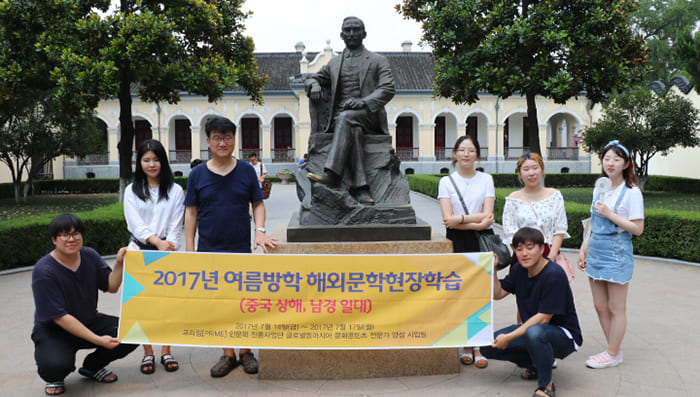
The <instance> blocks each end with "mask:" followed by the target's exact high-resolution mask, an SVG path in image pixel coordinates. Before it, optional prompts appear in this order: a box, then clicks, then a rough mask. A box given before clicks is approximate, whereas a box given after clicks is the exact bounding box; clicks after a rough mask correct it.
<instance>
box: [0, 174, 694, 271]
mask: <svg viewBox="0 0 700 397" xmlns="http://www.w3.org/2000/svg"><path fill="white" fill-rule="evenodd" d="M442 176H444V175H408V176H407V177H408V183H409V186H410V188H411V190H414V191H417V192H421V193H423V194H426V195H428V196H431V197H437V193H438V183H439V181H440V178H441V177H442ZM493 177H494V183H495V184H496V186H498V187H499V189H500V188H501V187H520V182H519V181H518V180H517V176H515V174H495V175H493ZM598 177H599V175H595V174H548V175H547V177H546V178H547V185H548V186H554V187H576V186H585V187H590V186H592V185H593V182H594V181H595V179H597V178H598ZM268 179H270V180H272V181H279V178H276V177H268ZM175 181H176V182H177V183H178V184H180V185H181V186H183V188H186V187H187V178H186V177H178V178H175ZM35 186H38V187H39V189H38V190H37V191H40V192H51V193H114V192H117V191H118V189H119V180H118V179H77V180H66V181H37V182H36V185H35ZM646 188H647V189H649V190H661V191H682V192H689V193H697V192H698V191H700V181H698V180H695V179H688V178H675V177H661V176H653V177H650V178H649V181H648V182H647V185H646ZM0 194H9V197H12V196H13V190H12V184H1V185H0ZM496 196H497V197H496V205H495V211H494V215H495V217H496V221H497V222H499V223H500V222H501V216H502V213H503V205H504V204H505V196H504V195H503V194H499V193H498V192H497V194H496ZM565 206H566V215H567V219H568V222H569V234H571V236H572V237H571V238H569V239H566V240H564V246H565V247H568V248H578V247H579V246H580V245H581V236H582V231H583V230H582V226H581V220H582V219H584V218H587V217H589V216H590V213H589V208H590V206H589V205H588V204H580V203H574V202H565ZM77 215H78V216H80V217H81V219H82V220H83V221H84V222H85V225H86V227H87V235H86V236H85V243H86V245H87V246H90V247H92V248H95V249H96V250H97V251H98V252H100V253H101V254H104V255H109V254H113V253H116V252H117V250H118V249H119V248H120V247H122V246H124V245H126V243H127V242H128V241H129V232H128V231H127V229H126V222H125V220H124V215H123V207H122V204H121V203H116V204H113V205H110V206H107V207H102V208H99V209H96V210H94V211H89V212H83V213H78V214H77ZM645 216H646V222H645V231H644V234H642V235H641V236H640V237H635V238H634V249H635V253H636V254H639V255H647V256H657V257H664V258H676V259H682V260H686V261H690V262H700V244H697V239H696V236H698V235H700V213H698V212H692V211H675V212H674V211H669V210H664V209H648V210H646V211H645ZM51 219H53V215H44V216H40V217H33V218H20V219H14V220H10V221H4V222H1V223H0V244H1V246H2V247H3V249H2V250H0V270H3V269H10V268H14V267H22V266H30V265H33V264H34V263H36V261H37V260H38V259H39V258H41V257H42V256H44V255H46V254H47V253H48V252H50V251H51V250H52V249H53V244H52V243H51V241H50V240H49V238H48V236H47V230H48V224H49V222H50V221H51Z"/></svg>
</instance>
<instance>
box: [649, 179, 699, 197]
mask: <svg viewBox="0 0 700 397" xmlns="http://www.w3.org/2000/svg"><path fill="white" fill-rule="evenodd" d="M644 190H650V191H658V192H680V193H694V194H697V193H698V192H700V180H699V179H691V178H679V177H675V176H661V175H651V176H649V179H648V180H647V183H646V185H644Z"/></svg>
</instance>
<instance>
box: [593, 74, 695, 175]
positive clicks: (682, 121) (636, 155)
mask: <svg viewBox="0 0 700 397" xmlns="http://www.w3.org/2000/svg"><path fill="white" fill-rule="evenodd" d="M698 113H699V111H698V109H696V108H695V107H694V106H693V104H692V103H691V102H690V101H688V100H687V99H685V98H683V97H681V96H679V95H677V94H674V93H673V91H668V92H667V93H666V95H664V96H658V95H656V94H654V93H652V92H651V91H649V90H648V89H646V88H643V87H638V88H635V89H633V90H630V91H628V92H626V93H624V94H620V95H617V96H615V97H614V98H613V99H612V101H611V102H610V103H609V104H608V105H607V106H605V107H604V109H603V117H602V119H601V120H600V121H597V122H596V123H595V124H594V125H592V126H591V127H588V128H586V129H585V130H584V132H583V134H584V137H583V142H584V148H585V149H586V150H587V151H589V152H591V153H597V154H598V155H602V150H603V147H604V146H605V144H606V143H607V142H609V141H610V140H611V139H617V140H619V141H620V143H621V144H622V145H624V146H625V147H626V148H627V149H628V150H629V151H630V157H631V159H632V161H633V162H634V164H635V167H636V172H637V177H638V179H639V183H640V185H641V186H642V187H644V183H645V182H646V180H647V179H648V176H649V175H648V173H649V161H650V160H651V158H652V157H654V156H655V155H656V154H661V155H662V156H666V155H668V154H669V153H670V152H671V150H672V149H673V148H674V147H677V146H681V147H692V146H697V145H698V144H700V137H698V133H697V128H698V126H700V119H699V118H698V117H699V116H698Z"/></svg>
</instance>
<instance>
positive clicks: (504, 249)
mask: <svg viewBox="0 0 700 397" xmlns="http://www.w3.org/2000/svg"><path fill="white" fill-rule="evenodd" d="M448 176H449V178H450V181H452V185H453V186H454V187H455V192H457V197H459V202H460V203H462V209H464V213H465V214H466V215H469V210H468V209H467V205H466V204H464V198H462V193H460V192H459V188H458V187H457V184H456V183H455V180H454V179H452V175H448ZM476 232H477V234H478V235H479V249H480V250H481V251H482V252H493V253H494V254H496V255H497V256H498V263H497V264H496V270H501V269H505V268H506V267H508V266H509V265H510V263H511V260H512V254H511V253H510V250H509V249H508V246H507V245H506V244H505V243H504V242H503V240H501V238H500V237H499V236H498V235H497V234H495V233H484V232H483V231H480V230H477V231H476Z"/></svg>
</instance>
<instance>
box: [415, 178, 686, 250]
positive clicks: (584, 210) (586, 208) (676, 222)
mask: <svg viewBox="0 0 700 397" xmlns="http://www.w3.org/2000/svg"><path fill="white" fill-rule="evenodd" d="M562 175H566V174H562ZM569 175H576V174H569ZM407 177H408V183H409V186H410V187H411V190H415V191H418V192H420V193H423V194H426V195H428V196H431V197H437V191H438V184H439V181H440V177H441V175H407ZM551 177H552V175H551V174H550V175H547V185H548V186H552V184H553V183H554V182H553V181H552V178H551ZM589 177H590V175H589ZM597 177H598V176H597V175H593V179H592V181H593V182H594V181H595V179H596V178H597ZM655 179H657V180H656V181H655V183H660V184H666V186H672V185H673V184H675V183H678V182H677V181H675V180H674V179H684V178H669V177H656V178H655ZM495 180H496V178H495V177H494V183H496V182H495ZM582 180H583V178H582ZM650 180H651V178H650ZM691 181H694V180H692V179H691ZM593 182H591V183H589V184H588V185H586V186H589V187H590V186H591V185H592V184H593ZM496 186H499V188H500V187H501V186H500V185H498V184H496ZM568 186H569V185H565V187H568ZM647 186H648V185H647ZM652 186H653V185H652ZM499 190H500V189H496V203H495V209H494V216H495V218H496V222H498V223H501V221H502V214H503V206H504V205H505V195H503V194H502V193H499ZM696 192H697V191H695V192H694V193H696ZM564 206H565V207H566V218H567V221H568V223H569V228H568V231H569V234H570V235H571V238H568V239H566V240H564V244H563V245H564V247H566V248H579V247H580V246H581V242H582V238H583V226H582V224H581V221H582V220H583V219H585V218H588V217H590V216H591V214H590V205H589V204H581V203H574V202H565V203H564ZM644 212H645V214H644V216H645V222H644V233H643V234H642V235H641V236H639V237H634V238H633V245H634V253H635V254H637V255H645V256H656V257H662V258H674V259H681V260H684V261H689V262H700V244H698V243H697V236H698V235H700V213H698V212H695V211H670V210H666V209H658V208H651V209H646V210H645V211H644Z"/></svg>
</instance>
